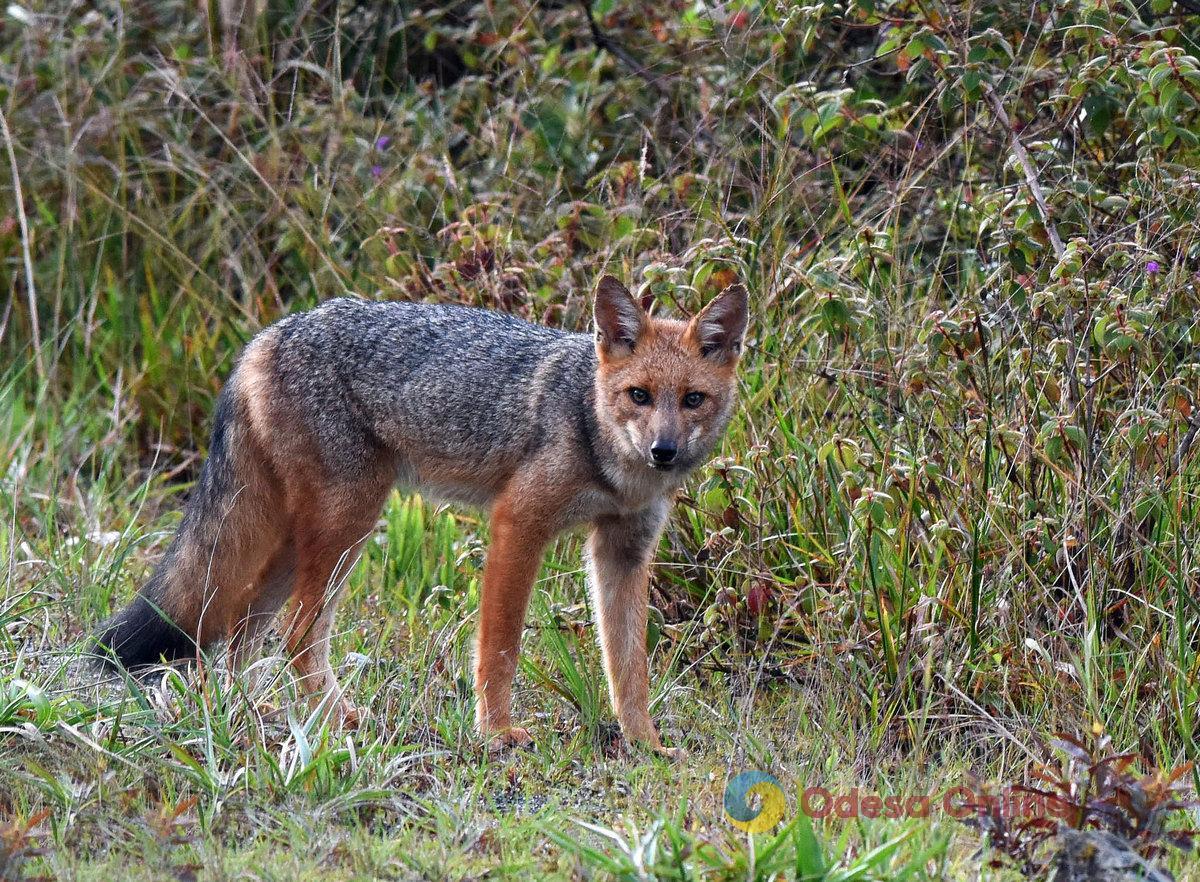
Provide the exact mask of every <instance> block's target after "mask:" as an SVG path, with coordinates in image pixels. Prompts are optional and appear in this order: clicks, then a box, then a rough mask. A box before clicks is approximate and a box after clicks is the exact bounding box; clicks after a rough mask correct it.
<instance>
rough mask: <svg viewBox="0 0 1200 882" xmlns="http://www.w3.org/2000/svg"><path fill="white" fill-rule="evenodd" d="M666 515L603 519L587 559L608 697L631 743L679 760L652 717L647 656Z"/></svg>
mask: <svg viewBox="0 0 1200 882" xmlns="http://www.w3.org/2000/svg"><path fill="white" fill-rule="evenodd" d="M665 516H666V509H665V506H658V507H655V508H652V509H649V510H647V511H643V512H639V513H637V514H634V515H632V516H628V517H621V518H602V519H600V520H599V521H597V522H596V525H595V527H594V529H593V530H592V533H591V535H590V536H589V537H588V545H587V556H588V564H589V569H590V571H591V573H590V575H591V581H592V594H593V597H594V600H595V605H596V618H597V623H598V624H599V630H600V635H599V636H600V650H601V655H602V656H603V659H604V671H605V674H606V675H607V677H608V691H609V697H610V698H611V700H612V705H613V710H614V711H615V712H616V714H617V720H618V721H619V722H620V724H621V731H622V733H623V734H624V735H625V738H626V739H627V740H629V741H641V742H644V743H646V744H648V745H650V746H651V747H652V748H654V749H655V750H656V751H658V752H659V753H663V754H665V755H668V756H672V757H675V756H678V755H679V752H678V751H674V750H668V749H666V748H664V747H663V746H662V742H661V741H660V740H659V737H658V731H657V730H656V729H655V728H654V722H653V721H652V720H651V718H650V694H649V688H650V678H649V669H648V660H647V657H646V619H647V614H648V611H649V577H650V555H651V552H652V550H653V547H654V545H655V543H656V541H657V539H658V534H659V531H660V530H661V529H662V524H663V521H664V519H665Z"/></svg>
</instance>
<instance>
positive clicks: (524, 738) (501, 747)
mask: <svg viewBox="0 0 1200 882" xmlns="http://www.w3.org/2000/svg"><path fill="white" fill-rule="evenodd" d="M531 744H533V736H532V735H530V734H529V730H528V729H522V728H520V727H519V726H511V727H509V728H508V729H501V730H498V731H496V732H494V733H493V734H492V735H491V738H490V740H489V741H488V750H489V751H490V752H492V753H501V752H503V751H505V750H509V749H510V748H514V747H529V746H530V745H531Z"/></svg>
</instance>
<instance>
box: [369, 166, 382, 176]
mask: <svg viewBox="0 0 1200 882" xmlns="http://www.w3.org/2000/svg"><path fill="white" fill-rule="evenodd" d="M371 177H373V178H382V177H383V166H382V165H373V166H371Z"/></svg>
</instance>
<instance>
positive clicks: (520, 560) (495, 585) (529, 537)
mask: <svg viewBox="0 0 1200 882" xmlns="http://www.w3.org/2000/svg"><path fill="white" fill-rule="evenodd" d="M521 498H522V494H520V493H519V492H515V491H510V492H509V493H506V494H505V495H503V496H501V498H500V499H499V501H497V503H496V505H495V507H494V508H493V509H492V519H491V528H492V544H491V547H490V548H489V549H488V554H487V563H486V565H485V567H484V574H483V595H482V597H481V599H480V604H479V633H478V637H477V640H476V652H475V694H476V699H477V705H476V723H477V725H478V727H479V731H480V732H482V733H483V734H485V735H487V734H497V735H501V736H505V737H507V738H508V740H512V741H525V740H528V736H527V734H526V733H524V732H522V731H520V730H513V729H512V716H511V701H512V681H513V676H514V674H515V673H516V670H517V657H518V653H519V651H520V643H521V631H522V630H523V628H524V627H525V613H526V610H527V609H528V606H529V595H530V593H531V592H532V589H533V580H534V578H535V577H536V576H537V571H538V567H539V566H540V565H541V561H542V552H543V551H544V550H545V547H546V544H547V543H548V541H549V539H550V536H551V535H552V534H551V533H550V532H549V531H547V530H546V522H545V519H544V518H543V517H540V515H541V512H540V511H538V510H537V509H536V508H533V507H531V506H524V507H523V506H521Z"/></svg>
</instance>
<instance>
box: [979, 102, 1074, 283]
mask: <svg viewBox="0 0 1200 882" xmlns="http://www.w3.org/2000/svg"><path fill="white" fill-rule="evenodd" d="M983 93H984V95H985V96H986V97H987V100H988V104H990V105H991V108H992V114H993V115H994V116H995V117H996V119H998V120H999V121H1000V125H1002V126H1004V128H1005V129H1006V130H1007V132H1008V138H1009V143H1010V144H1011V145H1012V152H1013V155H1014V156H1016V157H1017V162H1019V163H1020V164H1021V171H1022V172H1023V173H1024V175H1025V185H1026V186H1027V187H1028V188H1029V192H1030V193H1031V194H1032V195H1033V201H1034V202H1035V203H1036V204H1037V207H1038V211H1039V212H1040V213H1041V215H1042V223H1043V224H1045V225H1046V235H1047V236H1049V237H1050V247H1051V248H1053V249H1054V256H1055V257H1056V258H1058V259H1059V260H1062V256H1063V243H1062V238H1061V237H1060V236H1059V235H1058V228H1057V227H1056V226H1055V225H1054V218H1052V217H1051V216H1050V206H1049V205H1048V204H1047V203H1046V195H1045V193H1044V192H1043V191H1042V184H1041V182H1040V181H1039V180H1038V176H1037V169H1036V168H1034V166H1033V160H1031V159H1030V158H1029V152H1028V151H1027V150H1026V149H1025V145H1024V144H1022V143H1021V139H1020V138H1019V137H1017V130H1016V129H1015V128H1014V127H1013V124H1012V120H1011V119H1009V118H1008V111H1006V110H1005V109H1004V105H1003V104H1002V103H1001V102H1000V98H999V96H998V95H996V90H995V89H993V88H992V86H991V84H990V83H984V84H983Z"/></svg>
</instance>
